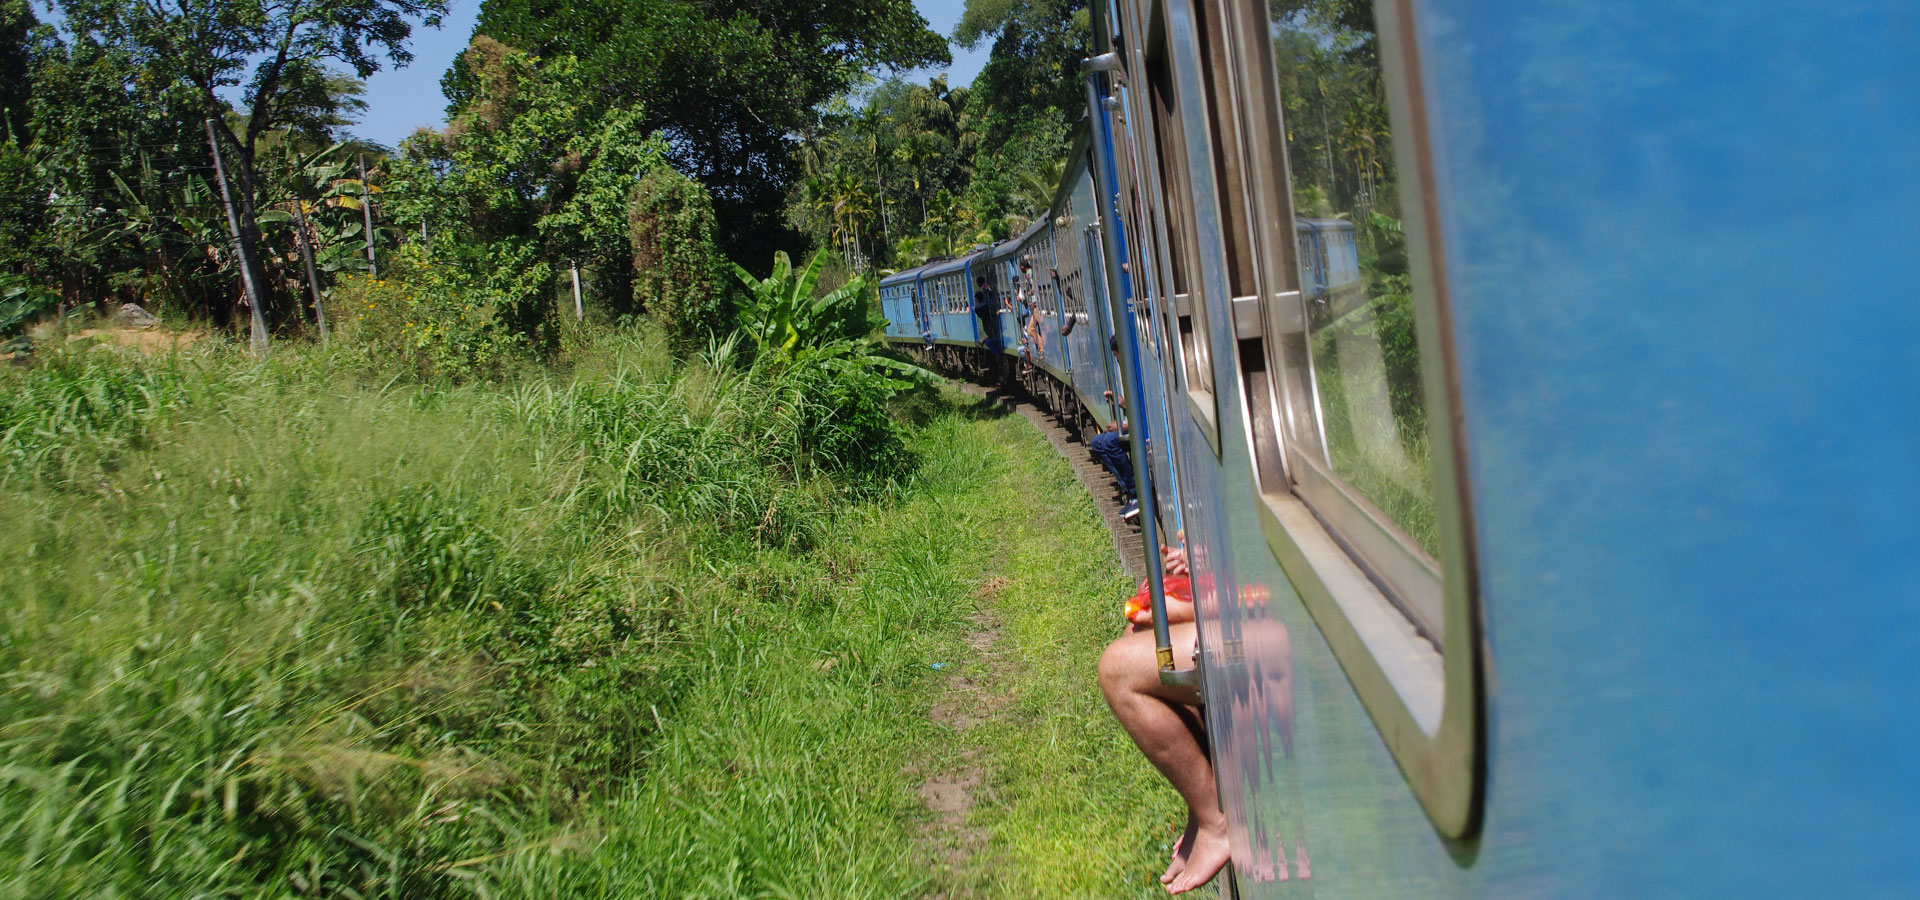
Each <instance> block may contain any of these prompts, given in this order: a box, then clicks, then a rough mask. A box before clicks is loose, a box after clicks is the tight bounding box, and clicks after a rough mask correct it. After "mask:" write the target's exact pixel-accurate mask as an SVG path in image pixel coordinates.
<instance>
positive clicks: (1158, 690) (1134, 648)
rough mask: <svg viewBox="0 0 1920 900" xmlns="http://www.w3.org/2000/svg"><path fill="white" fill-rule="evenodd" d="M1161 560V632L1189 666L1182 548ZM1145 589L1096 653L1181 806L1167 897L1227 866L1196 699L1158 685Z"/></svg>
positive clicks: (1119, 706) (1121, 711) (1117, 703)
mask: <svg viewBox="0 0 1920 900" xmlns="http://www.w3.org/2000/svg"><path fill="white" fill-rule="evenodd" d="M1175 540H1176V541H1179V540H1181V537H1180V536H1176V538H1175ZM1160 560H1161V570H1162V571H1163V572H1165V573H1166V578H1165V580H1164V582H1163V584H1164V586H1165V589H1166V593H1167V622H1168V627H1167V631H1168V634H1169V636H1170V637H1171V641H1170V643H1171V645H1172V648H1173V652H1174V664H1175V665H1176V666H1178V667H1180V668H1190V667H1192V666H1193V658H1194V655H1195V652H1196V648H1197V647H1198V641H1199V639H1198V633H1197V632H1196V631H1195V628H1194V614H1193V594H1192V589H1191V587H1190V582H1189V581H1188V579H1189V577H1190V575H1189V573H1188V570H1187V554H1186V550H1185V549H1184V548H1182V547H1172V548H1168V547H1163V548H1161V551H1160ZM1145 590H1146V588H1145V587H1144V586H1143V587H1142V592H1141V593H1140V594H1136V596H1135V601H1134V602H1132V603H1129V604H1128V606H1127V610H1126V616H1127V632H1126V633H1125V634H1122V635H1121V636H1120V637H1119V638H1118V639H1116V640H1115V641H1114V642H1113V643H1111V644H1108V645H1107V649H1106V651H1105V652H1103V653H1101V654H1100V691H1101V693H1102V694H1104V695H1105V696H1106V698H1107V706H1108V708H1110V709H1112V710H1113V716H1114V718H1115V719H1118V720H1119V721H1120V727H1121V728H1123V729H1125V730H1126V732H1127V736H1128V737H1131V738H1133V742H1134V745H1135V746H1138V747H1139V748H1140V752H1141V753H1143V754H1144V755H1145V756H1146V757H1147V759H1148V761H1150V762H1152V763H1153V765H1154V768H1156V769H1159V770H1160V774H1161V775H1164V776H1166V779H1167V781H1168V782H1169V783H1171V784H1172V785H1173V788H1174V790H1176V791H1178V792H1179V793H1180V797H1181V799H1183V800H1185V801H1186V804H1187V823H1186V829H1185V831H1183V832H1182V833H1181V835H1180V839H1179V841H1178V842H1176V843H1175V844H1174V847H1173V858H1172V859H1171V860H1169V861H1168V863H1167V869H1166V871H1165V872H1164V873H1162V874H1161V876H1160V883H1161V884H1163V885H1166V888H1167V892H1168V893H1173V894H1182V893H1186V892H1187V891H1191V890H1194V889H1195V888H1199V887H1202V886H1204V885H1206V884H1207V882H1210V881H1212V880H1213V877H1214V876H1215V875H1217V874H1219V872H1220V869H1221V868H1222V867H1224V866H1225V865H1226V864H1227V859H1228V857H1229V855H1230V850H1229V847H1228V843H1227V817H1226V813H1225V812H1224V811H1222V810H1221V809H1220V801H1219V795H1218V794H1217V793H1216V792H1215V788H1214V780H1213V779H1214V773H1213V764H1212V763H1211V762H1209V761H1208V760H1207V753H1206V730H1205V726H1204V725H1203V724H1202V719H1201V718H1200V697H1199V695H1198V694H1196V693H1195V692H1194V690H1193V688H1191V687H1187V686H1185V685H1169V684H1163V683H1161V681H1160V662H1159V653H1158V647H1157V646H1156V641H1155V639H1154V634H1153V627H1152V624H1153V613H1152V610H1151V608H1150V607H1149V606H1148V605H1147V602H1146V599H1145V593H1144V592H1145Z"/></svg>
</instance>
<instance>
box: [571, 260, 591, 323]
mask: <svg viewBox="0 0 1920 900" xmlns="http://www.w3.org/2000/svg"><path fill="white" fill-rule="evenodd" d="M567 265H568V266H571V267H572V268H573V319H574V321H576V322H583V321H586V318H587V308H586V306H585V305H584V304H582V303H581V302H580V263H579V262H578V261H577V260H571V259H570V260H567Z"/></svg>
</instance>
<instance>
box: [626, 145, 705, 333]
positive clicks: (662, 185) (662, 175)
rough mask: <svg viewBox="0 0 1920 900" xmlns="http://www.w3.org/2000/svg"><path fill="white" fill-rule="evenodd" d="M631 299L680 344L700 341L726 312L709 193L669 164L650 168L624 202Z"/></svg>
mask: <svg viewBox="0 0 1920 900" xmlns="http://www.w3.org/2000/svg"><path fill="white" fill-rule="evenodd" d="M627 222H628V226H629V228H630V232H631V240H632V243H633V302H634V304H635V306H637V307H638V308H639V309H642V310H645V311H646V312H647V313H649V314H651V315H652V316H653V318H654V320H655V321H657V322H659V323H660V324H661V326H662V327H663V328H665V329H666V332H667V336H668V339H669V340H671V341H672V342H673V344H674V346H675V348H676V349H678V350H682V351H684V350H687V349H691V348H694V347H698V346H700V345H701V344H703V343H705V342H706V339H707V338H708V337H709V336H711V335H712V334H713V333H715V332H716V331H719V330H720V329H721V328H722V327H723V325H724V323H725V322H726V321H727V319H728V318H729V314H728V311H727V309H726V302H725V299H726V295H725V292H724V291H723V290H722V288H721V283H720V278H719V274H718V273H719V263H720V257H719V254H718V253H717V252H716V251H715V250H714V245H713V232H714V215H713V198H712V197H711V196H710V195H708V193H707V189H706V187H705V186H704V185H702V184H700V183H699V182H697V181H694V180H693V179H691V178H688V177H686V176H685V175H681V174H680V173H678V172H675V171H673V170H672V169H667V168H662V169H657V170H655V171H652V172H649V173H648V174H647V175H646V177H644V178H642V179H640V183H639V184H638V185H635V186H634V189H633V200H632V202H631V203H630V204H629V205H628V207H627Z"/></svg>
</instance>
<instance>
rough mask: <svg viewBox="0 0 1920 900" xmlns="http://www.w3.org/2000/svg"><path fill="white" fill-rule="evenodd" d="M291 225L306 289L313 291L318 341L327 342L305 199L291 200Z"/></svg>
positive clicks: (325, 321) (324, 310) (325, 322)
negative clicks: (302, 268) (308, 233)
mask: <svg viewBox="0 0 1920 900" xmlns="http://www.w3.org/2000/svg"><path fill="white" fill-rule="evenodd" d="M293 227H294V231H295V233H296V234H297V235H299V238H300V261H301V262H302V263H305V264H306V267H307V289H308V290H309V291H311V292H313V318H314V321H316V322H319V323H320V342H321V343H323V344H324V343H326V342H327V307H326V304H324V303H321V302H320V276H319V275H318V274H317V273H315V272H314V270H313V244H311V243H309V242H308V240H307V212H306V201H304V200H300V199H297V198H296V199H295V200H294V201H293Z"/></svg>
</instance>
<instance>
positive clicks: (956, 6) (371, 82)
mask: <svg viewBox="0 0 1920 900" xmlns="http://www.w3.org/2000/svg"><path fill="white" fill-rule="evenodd" d="M914 6H915V7H917V8H918V9H919V10H920V15H921V16H923V17H925V18H926V20H927V23H928V24H929V25H932V26H933V30H934V31H937V32H939V33H941V34H952V33H953V26H954V25H956V24H958V23H959V22H960V12H961V10H962V9H964V8H965V7H966V0H914ZM479 16H480V0H453V8H452V11H451V12H449V13H448V14H447V20H446V24H444V25H442V26H441V27H440V28H438V29H433V28H416V29H414V33H413V64H412V65H409V66H407V67H406V68H404V69H399V70H393V69H385V70H382V71H380V72H376V73H374V76H373V77H372V78H369V79H367V94H366V101H367V112H366V114H365V115H364V116H362V117H361V120H360V123H359V124H358V125H356V126H354V127H352V128H350V129H348V130H349V131H351V132H353V134H354V135H356V136H358V137H362V138H366V139H368V140H371V141H374V142H376V143H380V144H385V145H386V146H389V147H391V146H393V145H394V144H395V143H398V142H399V140H400V139H401V138H404V137H406V136H407V135H409V134H412V133H413V130H414V129H415V128H418V127H420V126H422V125H426V126H430V127H434V128H438V127H440V125H442V124H443V123H444V122H445V121H446V107H447V100H446V98H445V97H442V96H441V95H440V76H441V75H443V74H446V71H447V67H448V66H450V65H452V64H453V58H454V56H456V55H457V54H459V52H460V51H461V50H462V49H464V48H465V47H466V46H467V41H468V40H469V39H470V38H472V37H473V23H474V21H475V20H476V19H478V18H479ZM989 49H990V47H989V45H988V44H985V43H983V44H981V45H980V47H979V48H978V49H976V50H974V51H971V52H968V51H965V50H961V49H960V48H958V47H954V48H953V66H952V67H951V68H949V69H947V73H948V75H947V82H948V83H949V84H952V85H955V86H959V85H963V84H968V83H970V82H972V81H973V76H975V75H977V74H979V73H980V68H981V67H982V66H985V65H986V64H987V51H988V50H989ZM939 72H940V70H939V69H924V70H920V71H917V72H913V73H909V74H908V75H907V76H906V77H907V78H909V79H911V80H914V81H924V80H926V79H928V78H931V77H933V76H934V75H936V74H938V73H939Z"/></svg>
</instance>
